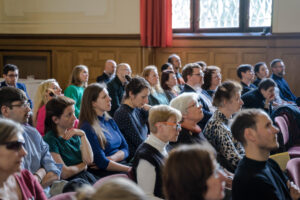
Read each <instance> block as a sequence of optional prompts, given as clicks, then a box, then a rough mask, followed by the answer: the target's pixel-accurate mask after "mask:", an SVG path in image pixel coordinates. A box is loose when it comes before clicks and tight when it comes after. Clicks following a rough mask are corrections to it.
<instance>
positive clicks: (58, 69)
mask: <svg viewBox="0 0 300 200" xmlns="http://www.w3.org/2000/svg"><path fill="white" fill-rule="evenodd" d="M72 68H73V52H72V51H71V50H55V51H54V52H53V66H52V72H53V73H52V76H51V77H54V78H55V79H56V80H57V81H58V82H59V84H60V86H61V87H62V88H63V89H65V88H66V87H67V85H68V83H69V78H70V74H71V72H72ZM49 78H50V77H49Z"/></svg>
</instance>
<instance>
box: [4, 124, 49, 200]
mask: <svg viewBox="0 0 300 200" xmlns="http://www.w3.org/2000/svg"><path fill="white" fill-rule="evenodd" d="M0 133H1V134H0V177H1V178H0V199H16V200H18V199H20V200H21V199H25V200H27V199H41V200H43V199H47V197H46V196H45V194H44V191H43V188H42V186H41V185H40V184H39V182H38V180H37V179H36V178H35V177H34V176H33V175H32V174H31V173H30V172H29V171H28V170H21V163H22V162H23V158H24V156H26V154H27V152H26V150H25V149H24V147H23V145H24V143H25V141H24V138H23V135H22V133H23V129H22V127H21V125H20V124H17V123H16V122H13V121H11V120H8V119H0Z"/></svg>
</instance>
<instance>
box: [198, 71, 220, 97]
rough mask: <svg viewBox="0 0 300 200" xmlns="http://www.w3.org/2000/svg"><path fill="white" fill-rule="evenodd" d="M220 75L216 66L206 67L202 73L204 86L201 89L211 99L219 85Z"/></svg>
mask: <svg viewBox="0 0 300 200" xmlns="http://www.w3.org/2000/svg"><path fill="white" fill-rule="evenodd" d="M221 81H222V74H221V69H220V68H219V67H217V66H208V67H206V69H205V71H204V84H203V85H202V89H203V90H205V91H206V92H207V94H209V96H211V100H212V97H213V95H214V93H215V92H216V89H217V87H218V86H219V85H220V84H221Z"/></svg>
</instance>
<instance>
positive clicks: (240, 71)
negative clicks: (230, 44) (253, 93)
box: [237, 64, 256, 95]
mask: <svg viewBox="0 0 300 200" xmlns="http://www.w3.org/2000/svg"><path fill="white" fill-rule="evenodd" d="M237 76H238V77H239V79H240V80H241V85H242V87H243V90H242V95H243V94H245V93H246V92H249V91H250V90H253V89H255V88H256V86H255V85H254V84H252V81H253V80H254V72H253V67H252V65H249V64H242V65H240V66H238V68H237Z"/></svg>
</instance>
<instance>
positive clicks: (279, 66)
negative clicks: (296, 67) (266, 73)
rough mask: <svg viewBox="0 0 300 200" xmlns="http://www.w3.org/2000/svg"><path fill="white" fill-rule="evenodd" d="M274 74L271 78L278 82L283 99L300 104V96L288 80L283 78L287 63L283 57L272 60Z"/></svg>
mask: <svg viewBox="0 0 300 200" xmlns="http://www.w3.org/2000/svg"><path fill="white" fill-rule="evenodd" d="M271 70H272V75H271V78H272V79H273V80H274V81H275V82H276V84H277V87H278V88H279V95H280V97H281V99H283V100H284V101H287V102H290V103H296V104H297V105H298V106H300V98H299V97H296V96H295V95H294V94H293V93H292V91H291V89H290V87H289V84H288V83H287V82H286V80H285V79H284V78H283V76H284V75H285V65H284V62H283V61H282V60H281V59H274V60H272V62H271Z"/></svg>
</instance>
